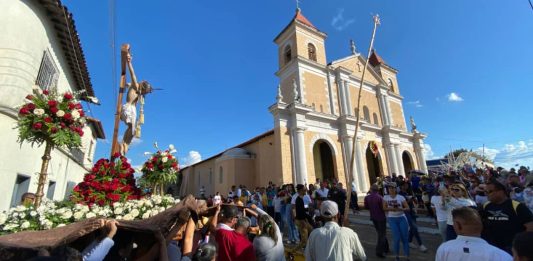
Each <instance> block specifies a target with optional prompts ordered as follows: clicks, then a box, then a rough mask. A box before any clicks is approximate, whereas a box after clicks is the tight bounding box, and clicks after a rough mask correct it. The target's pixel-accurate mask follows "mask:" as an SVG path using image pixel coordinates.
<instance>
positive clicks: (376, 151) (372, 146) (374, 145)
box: [369, 141, 379, 158]
mask: <svg viewBox="0 0 533 261" xmlns="http://www.w3.org/2000/svg"><path fill="white" fill-rule="evenodd" d="M369 146H370V151H372V154H374V158H377V157H378V154H379V148H378V144H377V143H376V142H375V141H371V142H370V144H369Z"/></svg>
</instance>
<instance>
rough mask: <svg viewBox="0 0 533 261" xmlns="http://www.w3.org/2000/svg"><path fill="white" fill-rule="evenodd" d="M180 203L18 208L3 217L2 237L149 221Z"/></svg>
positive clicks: (153, 200) (158, 200) (159, 200)
mask: <svg viewBox="0 0 533 261" xmlns="http://www.w3.org/2000/svg"><path fill="white" fill-rule="evenodd" d="M178 202H179V200H178V199H174V198H173V197H172V196H152V197H148V198H142V199H139V200H129V201H127V202H115V203H113V204H112V205H105V206H98V205H93V206H92V207H89V206H88V205H84V204H74V203H72V202H70V201H62V202H58V201H47V200H45V201H44V202H43V204H42V205H41V206H40V207H38V208H34V207H33V206H29V207H26V206H18V207H15V208H11V209H10V210H9V211H7V212H2V213H0V235H3V234H9V233H15V232H20V231H25V230H45V229H51V228H55V227H61V226H64V225H67V224H70V223H73V222H76V221H79V220H82V219H86V218H93V217H103V218H114V219H118V220H134V219H146V218H149V217H153V216H155V215H157V214H159V213H160V212H163V211H165V210H166V209H168V208H170V207H172V206H174V205H175V204H177V203H178Z"/></svg>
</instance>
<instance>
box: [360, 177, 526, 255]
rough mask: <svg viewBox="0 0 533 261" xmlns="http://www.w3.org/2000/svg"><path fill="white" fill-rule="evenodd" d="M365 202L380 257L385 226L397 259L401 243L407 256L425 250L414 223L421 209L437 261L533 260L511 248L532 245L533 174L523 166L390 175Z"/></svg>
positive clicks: (385, 246) (384, 249) (385, 247)
mask: <svg viewBox="0 0 533 261" xmlns="http://www.w3.org/2000/svg"><path fill="white" fill-rule="evenodd" d="M364 203H365V208H366V209H369V210H370V216H371V220H372V222H373V224H374V227H375V229H376V232H377V235H378V240H377V242H376V249H375V251H376V255H377V256H378V257H384V256H385V254H386V253H388V252H389V244H388V241H387V238H386V233H385V232H386V224H387V223H388V225H389V227H390V229H391V232H392V236H393V253H394V254H395V255H396V258H397V259H399V256H400V243H401V245H402V251H403V255H404V256H406V257H409V254H410V253H409V251H410V248H419V249H420V251H422V252H425V251H427V247H426V246H424V244H423V243H422V239H421V237H420V235H419V232H418V227H417V224H416V219H417V213H418V212H420V211H418V210H419V209H425V210H426V211H425V212H426V213H427V215H428V216H430V217H432V218H434V219H435V223H436V225H437V227H438V230H439V232H440V235H441V238H442V242H443V244H442V245H441V246H440V247H439V248H438V250H437V255H436V257H435V259H436V260H475V259H476V258H479V260H512V255H513V254H514V255H515V256H522V257H525V259H517V260H533V255H532V253H531V250H529V249H527V248H523V247H522V248H520V251H521V252H520V251H519V252H517V250H518V249H517V248H516V247H515V248H514V247H513V242H515V246H516V244H517V242H518V243H520V242H522V241H524V240H530V241H529V244H531V245H533V241H531V240H532V235H533V214H532V212H533V173H530V171H529V170H528V169H527V168H525V167H521V168H520V169H519V170H518V172H516V171H515V170H514V169H511V170H510V171H507V170H504V169H502V168H498V169H491V168H487V169H475V170H474V169H473V168H470V167H467V166H465V168H463V169H462V170H460V171H451V172H449V173H447V174H441V175H419V174H418V173H411V175H409V176H408V177H403V176H396V175H394V174H393V175H392V176H390V177H385V178H384V179H378V182H376V184H373V185H372V187H371V191H370V192H369V195H367V196H366V197H365V200H364ZM413 238H414V239H416V243H417V244H415V243H414V242H413ZM518 246H520V244H518ZM483 249H486V251H485V250H483Z"/></svg>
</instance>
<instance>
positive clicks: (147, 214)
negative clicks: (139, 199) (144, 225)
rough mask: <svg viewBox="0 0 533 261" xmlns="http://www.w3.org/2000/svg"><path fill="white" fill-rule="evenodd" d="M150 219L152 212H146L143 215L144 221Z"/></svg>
mask: <svg viewBox="0 0 533 261" xmlns="http://www.w3.org/2000/svg"><path fill="white" fill-rule="evenodd" d="M149 217H150V212H146V213H144V214H143V216H142V219H147V218H149Z"/></svg>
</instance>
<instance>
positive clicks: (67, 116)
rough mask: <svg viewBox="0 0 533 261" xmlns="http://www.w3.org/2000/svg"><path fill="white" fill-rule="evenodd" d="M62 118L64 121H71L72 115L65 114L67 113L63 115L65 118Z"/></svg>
mask: <svg viewBox="0 0 533 261" xmlns="http://www.w3.org/2000/svg"><path fill="white" fill-rule="evenodd" d="M63 118H64V119H65V120H70V119H72V114H70V113H68V112H67V113H65V116H63Z"/></svg>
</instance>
